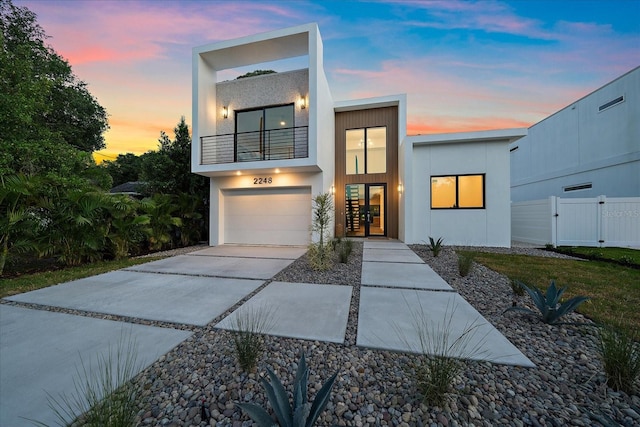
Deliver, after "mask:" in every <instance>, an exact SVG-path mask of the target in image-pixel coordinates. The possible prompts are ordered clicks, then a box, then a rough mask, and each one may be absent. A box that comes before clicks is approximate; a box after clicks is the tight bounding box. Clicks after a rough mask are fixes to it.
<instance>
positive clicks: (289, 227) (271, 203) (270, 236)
mask: <svg viewBox="0 0 640 427" xmlns="http://www.w3.org/2000/svg"><path fill="white" fill-rule="evenodd" d="M223 197H224V241H225V243H238V244H252V245H303V246H304V245H307V244H309V242H310V239H311V238H310V227H311V188H308V187H305V188H270V189H256V190H254V189H248V190H226V191H224V192H223Z"/></svg>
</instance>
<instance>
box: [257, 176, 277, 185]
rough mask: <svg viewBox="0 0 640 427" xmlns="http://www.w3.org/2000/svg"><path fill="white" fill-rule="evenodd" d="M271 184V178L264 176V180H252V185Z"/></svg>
mask: <svg viewBox="0 0 640 427" xmlns="http://www.w3.org/2000/svg"><path fill="white" fill-rule="evenodd" d="M271 183H273V178H272V177H270V176H266V177H264V178H253V184H254V185H260V184H271Z"/></svg>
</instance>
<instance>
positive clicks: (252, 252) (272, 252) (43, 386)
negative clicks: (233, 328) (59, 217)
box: [0, 246, 306, 427]
mask: <svg viewBox="0 0 640 427" xmlns="http://www.w3.org/2000/svg"><path fill="white" fill-rule="evenodd" d="M305 251H306V249H305V248H291V247H282V248H281V247H268V248H265V247H245V246H218V247H215V248H207V249H204V250H200V251H197V252H192V253H190V254H188V255H181V256H176V257H172V258H166V259H163V260H160V261H155V262H150V263H147V264H143V265H140V266H136V267H134V268H129V269H124V270H119V271H113V272H110V273H105V274H101V275H98V276H93V277H88V278H85V279H80V280H76V281H73V282H69V283H63V284H60V285H56V286H51V287H49V288H45V289H40V290H37V291H33V292H27V293H24V294H20V295H15V296H12V297H8V298H6V300H8V301H13V302H16V303H27V304H39V305H41V306H44V307H59V308H65V309H74V310H82V311H85V312H89V313H98V314H111V315H116V316H123V317H125V318H126V317H131V318H138V319H145V320H152V321H163V322H169V323H175V324H187V325H192V326H195V327H197V326H204V325H206V324H208V323H209V322H211V320H213V319H215V318H216V317H218V316H220V315H221V314H222V313H224V312H225V311H227V310H228V309H229V308H230V307H232V306H234V305H235V304H237V303H238V302H239V301H241V300H243V299H244V298H245V297H247V296H248V295H249V294H251V293H252V292H254V291H255V290H256V289H258V288H259V287H260V286H262V285H263V284H264V283H265V281H266V280H268V279H270V278H271V277H273V276H274V275H275V274H277V273H278V272H280V270H282V269H283V268H285V267H286V266H288V265H289V264H290V263H292V262H293V261H294V260H295V259H296V258H298V257H299V256H301V255H302V254H304V253H305ZM96 317H99V316H94V317H87V316H80V315H71V314H65V313H60V312H53V311H45V310H35V309H31V308H27V307H25V306H10V305H7V304H0V426H12V427H13V426H30V425H33V423H31V422H30V421H29V420H28V419H34V420H37V421H41V422H44V423H45V424H49V425H54V424H57V420H56V418H55V415H54V414H53V412H52V411H51V410H50V409H49V407H48V404H47V393H49V394H50V395H52V396H53V397H59V396H60V393H70V392H73V389H74V385H73V379H74V376H76V373H77V371H76V370H77V369H81V361H82V363H84V364H85V366H86V367H87V369H91V367H92V366H94V365H95V364H96V363H97V359H98V357H99V356H100V355H102V357H106V356H107V355H108V354H109V351H114V350H115V348H116V347H117V345H118V342H119V341H121V340H122V338H123V337H128V339H131V340H133V341H135V342H136V343H137V345H136V348H137V352H136V353H137V358H138V361H139V362H140V363H139V366H138V371H137V372H139V371H141V370H142V369H144V368H146V367H147V366H149V365H150V364H152V363H153V362H154V361H155V360H157V358H158V357H160V356H161V355H163V354H165V353H167V352H169V351H170V350H171V349H172V348H174V347H175V346H177V345H179V344H180V343H181V342H182V341H184V340H185V339H188V338H189V336H190V335H191V332H189V331H184V330H178V329H174V328H171V327H162V328H161V327H156V326H146V325H140V324H132V323H128V322H126V321H124V320H126V319H123V321H111V320H104V319H100V318H96Z"/></svg>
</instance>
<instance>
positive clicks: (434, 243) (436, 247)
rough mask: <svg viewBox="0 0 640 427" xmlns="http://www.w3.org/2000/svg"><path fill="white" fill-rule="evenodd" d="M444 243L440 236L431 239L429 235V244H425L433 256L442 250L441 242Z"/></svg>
mask: <svg viewBox="0 0 640 427" xmlns="http://www.w3.org/2000/svg"><path fill="white" fill-rule="evenodd" d="M443 243H444V239H443V238H442V237H440V238H439V239H438V240H433V237H431V236H429V245H428V246H427V247H428V248H429V250H430V251H431V252H432V253H433V256H434V257H437V256H438V255H440V251H442V244H443Z"/></svg>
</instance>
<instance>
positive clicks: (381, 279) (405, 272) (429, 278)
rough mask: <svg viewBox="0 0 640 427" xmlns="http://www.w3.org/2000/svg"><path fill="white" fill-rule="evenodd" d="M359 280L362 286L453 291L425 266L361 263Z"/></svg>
mask: <svg viewBox="0 0 640 427" xmlns="http://www.w3.org/2000/svg"><path fill="white" fill-rule="evenodd" d="M361 280H362V284H363V285H374V286H388V287H392V288H415V289H430V290H440V291H453V288H452V287H451V286H449V284H448V283H447V282H445V281H444V279H442V277H440V276H439V275H438V274H436V272H435V271H433V269H432V268H431V267H429V266H428V265H427V264H409V263H391V262H363V263H362V279H361Z"/></svg>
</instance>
